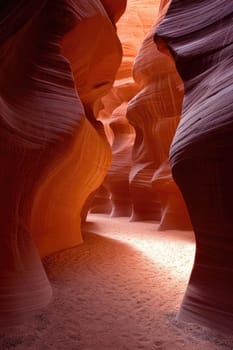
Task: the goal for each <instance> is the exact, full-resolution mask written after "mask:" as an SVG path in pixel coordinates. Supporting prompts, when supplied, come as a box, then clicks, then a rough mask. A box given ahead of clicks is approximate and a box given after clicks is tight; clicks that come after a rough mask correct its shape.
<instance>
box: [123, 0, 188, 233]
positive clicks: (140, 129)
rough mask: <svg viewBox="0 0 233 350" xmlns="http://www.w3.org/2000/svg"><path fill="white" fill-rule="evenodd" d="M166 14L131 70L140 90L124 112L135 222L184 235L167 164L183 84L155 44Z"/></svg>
mask: <svg viewBox="0 0 233 350" xmlns="http://www.w3.org/2000/svg"><path fill="white" fill-rule="evenodd" d="M166 11H167V5H166V2H161V4H160V11H159V17H158V20H157V21H156V23H155V24H154V25H153V26H152V28H151V29H150V31H149V32H148V34H147V35H146V37H145V39H144V41H143V44H142V46H141V48H140V50H139V52H138V55H137V57H136V60H135V63H134V66H133V75H134V79H135V81H136V82H137V83H138V85H139V87H140V92H139V93H138V94H137V95H136V96H135V97H134V98H133V99H132V100H131V101H130V103H129V105H128V111H127V118H128V120H129V122H130V123H131V124H132V125H133V126H134V128H135V130H136V141H135V144H134V149H133V166H132V168H131V172H130V186H131V192H132V195H133V203H134V211H133V219H134V220H147V219H151V220H153V219H154V220H159V221H160V226H159V229H161V230H165V229H176V228H178V229H188V228H190V227H191V225H190V221H189V217H188V214H187V210H186V207H185V204H184V202H183V199H182V196H181V194H180V191H179V190H178V188H177V186H176V184H175V183H174V181H173V179H172V176H171V171H170V167H169V164H168V155H169V148H170V144H171V141H172V138H173V136H174V133H175V130H176V127H177V124H178V122H179V119H180V114H181V106H182V99H183V84H182V81H181V79H180V77H179V75H178V73H177V71H176V67H175V64H174V61H173V59H172V58H171V57H170V55H169V52H168V50H166V51H163V52H160V51H159V50H158V48H157V46H156V45H155V44H154V42H153V36H154V32H155V30H156V28H157V26H158V24H159V23H160V22H161V20H162V18H163V17H164V15H165V13H166Z"/></svg>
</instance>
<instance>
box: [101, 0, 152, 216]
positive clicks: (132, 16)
mask: <svg viewBox="0 0 233 350" xmlns="http://www.w3.org/2000/svg"><path fill="white" fill-rule="evenodd" d="M157 3H158V2H157ZM157 8H158V4H156V6H155V3H154V1H152V0H147V1H146V2H145V1H141V2H138V1H137V2H136V1H135V0H130V1H128V3H127V11H126V13H125V14H124V15H123V16H122V18H121V20H120V21H119V23H118V24H117V30H118V34H119V37H120V39H121V42H122V46H123V52H124V54H123V60H122V64H121V66H120V68H119V70H118V73H117V76H116V81H115V83H114V87H113V88H112V90H111V92H110V93H109V94H108V95H106V96H105V97H104V98H103V99H102V102H103V104H104V110H103V111H101V113H100V116H99V117H100V119H101V120H102V121H103V123H104V124H105V130H106V132H107V135H108V136H109V137H108V138H109V142H110V144H111V145H112V153H113V160H112V166H111V168H110V169H109V172H108V175H107V177H106V179H105V184H106V186H107V187H108V188H109V191H110V192H111V200H112V204H113V210H112V215H113V216H130V215H131V212H132V200H133V199H132V195H133V197H135V191H133V192H132V193H131V191H129V174H130V170H131V166H132V142H133V140H134V133H135V132H134V129H133V128H132V126H131V125H129V123H128V121H127V119H126V108H127V104H128V101H129V100H130V99H132V97H133V96H134V95H135V94H136V93H137V92H138V90H139V87H138V85H137V84H136V83H135V81H134V80H133V79H132V66H133V62H134V59H135V56H136V53H137V51H138V49H139V46H140V45H141V42H142V40H143V38H144V36H145V33H146V32H147V30H148V29H149V27H150V25H151V23H152V21H153V20H154V17H155V15H156V13H157ZM144 198H145V193H143V197H142V196H141V197H140V201H142V200H143V199H144ZM135 200H137V196H136V199H135ZM145 201H146V202H147V199H146V198H145ZM134 207H135V208H136V204H135V205H134ZM147 207H148V206H147ZM149 207H151V204H150V205H149ZM135 210H136V209H135ZM134 212H135V211H134ZM145 215H146V213H145ZM145 215H144V218H145ZM134 219H135V215H134Z"/></svg>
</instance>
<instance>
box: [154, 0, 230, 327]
mask: <svg viewBox="0 0 233 350" xmlns="http://www.w3.org/2000/svg"><path fill="white" fill-rule="evenodd" d="M232 20H233V8H232V4H231V3H230V2H229V1H226V0H224V1H218V0H214V1H211V2H209V1H185V2H181V1H177V0H173V1H171V5H170V7H169V9H168V12H167V14H166V16H165V18H164V20H163V21H162V23H161V24H160V26H159V28H158V30H157V33H156V36H155V41H156V42H162V41H165V42H166V43H167V45H168V47H169V49H170V52H171V54H172V55H173V58H174V61H175V63H176V67H177V70H178V72H179V74H180V77H181V78H182V80H183V82H184V87H185V96H184V102H183V110H182V118H181V121H180V124H179V126H178V129H177V131H176V135H175V138H174V140H173V143H172V147H171V153H170V162H171V166H172V173H173V177H174V179H175V181H176V183H177V184H178V186H179V188H180V189H181V191H182V193H183V196H184V198H185V201H186V204H187V207H188V210H189V214H190V217H191V220H192V224H193V227H194V231H195V236H196V255H195V261H194V265H193V270H192V273H191V276H190V280H189V284H188V287H187V290H186V293H185V296H184V300H183V303H182V306H181V309H180V312H179V316H178V317H179V319H181V320H187V321H191V322H198V323H201V324H204V325H206V326H209V327H215V328H217V329H219V330H224V331H230V332H232V328H233V301H232V292H233V258H232V256H233V211H232V208H233V207H232V197H233V187H232V176H233V166H232V160H231V159H232V153H233V142H232V133H233V118H232V116H233V101H232V92H233V69H232V63H233V55H232V52H233V50H232V49H233V31H232Z"/></svg>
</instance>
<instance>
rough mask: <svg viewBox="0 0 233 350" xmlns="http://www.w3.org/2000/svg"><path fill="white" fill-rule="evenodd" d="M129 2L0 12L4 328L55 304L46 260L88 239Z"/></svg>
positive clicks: (0, 317) (41, 4) (0, 300)
mask: <svg viewBox="0 0 233 350" xmlns="http://www.w3.org/2000/svg"><path fill="white" fill-rule="evenodd" d="M125 5H126V1H119V2H118V3H117V5H116V4H115V5H114V6H113V5H111V3H110V2H109V1H102V2H100V1H99V0H81V1H71V0H58V1H56V2H52V1H48V0H43V1H33V2H31V1H30V2H28V1H26V0H20V1H18V2H17V4H16V3H14V2H9V3H7V4H5V5H3V6H2V9H1V13H0V26H1V36H0V47H1V50H0V52H1V54H0V55H1V72H0V95H1V99H0V117H1V118H0V129H1V140H0V150H1V152H0V161H1V165H2V166H1V172H0V194H1V196H0V203H1V222H0V227H1V234H0V327H1V326H7V325H12V324H14V323H20V322H22V321H23V320H24V319H25V318H26V317H29V316H30V315H31V314H33V312H35V311H36V310H37V309H38V308H41V307H42V306H44V305H46V304H47V303H48V302H49V300H50V298H51V288H50V284H49V282H48V280H47V277H46V274H45V272H44V270H43V267H42V264H41V261H40V257H39V256H45V255H47V254H50V253H52V252H55V251H57V250H60V249H64V248H68V247H72V246H74V245H76V244H79V243H80V242H82V236H81V231H80V223H81V211H82V207H83V205H84V203H85V201H86V199H87V198H88V197H89V195H90V193H91V192H93V191H94V190H96V189H97V188H98V186H99V185H100V184H101V182H102V180H103V178H104V176H105V174H106V172H107V169H108V167H109V165H110V162H111V150H110V147H109V145H108V143H107V140H106V137H105V135H104V132H103V126H102V125H101V123H100V122H96V120H95V114H96V113H97V112H98V109H99V105H100V99H101V97H102V96H104V95H105V94H106V93H107V92H108V91H109V89H110V88H111V86H112V84H113V81H114V77H115V74H116V72H117V69H118V67H119V65H120V62H121V57H122V49H121V44H120V41H119V39H118V37H117V34H116V30H115V24H113V22H114V21H115V20H116V19H117V18H119V16H120V15H121V13H122V12H123V11H124V9H125Z"/></svg>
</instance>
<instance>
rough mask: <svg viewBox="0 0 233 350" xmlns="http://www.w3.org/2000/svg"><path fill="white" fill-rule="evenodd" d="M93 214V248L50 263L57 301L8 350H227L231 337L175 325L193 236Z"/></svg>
mask: <svg viewBox="0 0 233 350" xmlns="http://www.w3.org/2000/svg"><path fill="white" fill-rule="evenodd" d="M157 226H158V225H157V224H156V222H135V223H130V222H129V220H128V218H109V217H107V216H104V215H89V217H88V223H86V224H85V226H84V231H85V233H84V240H85V243H84V244H83V245H80V246H78V247H75V248H72V249H69V250H66V251H63V252H59V253H57V254H54V255H52V256H50V257H47V258H46V259H45V260H44V264H45V268H46V270H47V273H48V276H49V279H50V281H51V284H52V287H53V291H54V297H53V300H52V302H51V304H50V305H49V306H48V308H46V309H45V310H44V311H42V312H40V313H38V314H37V315H36V316H35V317H34V318H33V319H32V320H30V321H28V322H26V323H25V324H23V325H21V326H19V327H12V328H8V329H5V330H4V331H3V330H1V331H0V350H6V349H11V350H13V349H14V350H29V349H30V350H50V349H53V350H179V349H187V350H222V349H231V350H232V349H233V335H232V336H230V335H229V336H226V335H223V334H221V333H219V332H217V331H213V330H210V329H207V328H204V327H201V326H199V325H194V324H186V323H183V322H177V321H176V319H175V316H176V313H177V311H178V308H179V305H180V303H181V300H182V296H183V294H184V291H185V288H186V284H187V282H188V278H189V274H190V271H191V267H192V263H193V257H194V251H195V244H194V237H193V233H192V232H191V231H165V232H158V231H157V230H156V229H157Z"/></svg>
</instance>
